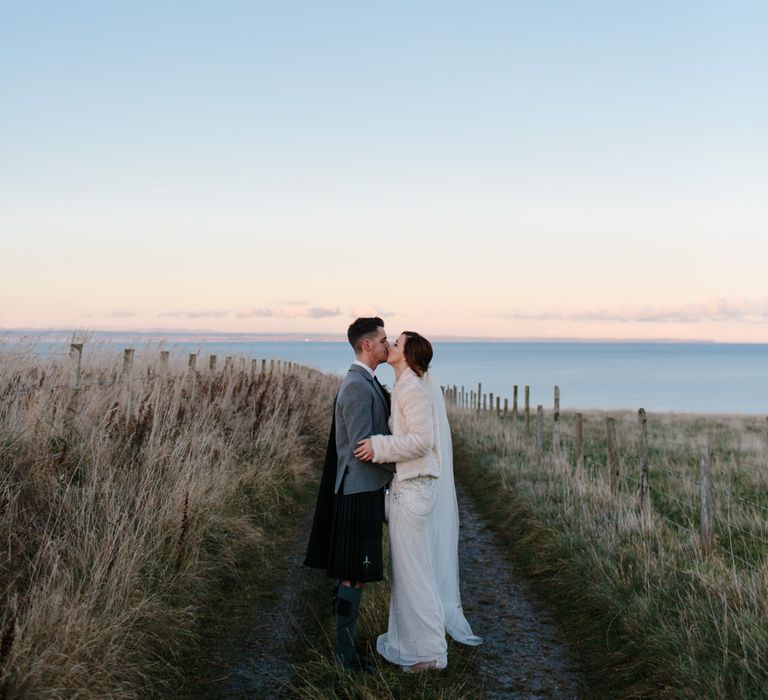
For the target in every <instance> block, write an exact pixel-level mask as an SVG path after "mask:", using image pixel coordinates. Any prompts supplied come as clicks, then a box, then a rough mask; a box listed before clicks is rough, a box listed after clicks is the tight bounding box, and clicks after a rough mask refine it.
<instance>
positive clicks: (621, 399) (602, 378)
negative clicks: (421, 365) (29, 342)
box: [41, 337, 768, 415]
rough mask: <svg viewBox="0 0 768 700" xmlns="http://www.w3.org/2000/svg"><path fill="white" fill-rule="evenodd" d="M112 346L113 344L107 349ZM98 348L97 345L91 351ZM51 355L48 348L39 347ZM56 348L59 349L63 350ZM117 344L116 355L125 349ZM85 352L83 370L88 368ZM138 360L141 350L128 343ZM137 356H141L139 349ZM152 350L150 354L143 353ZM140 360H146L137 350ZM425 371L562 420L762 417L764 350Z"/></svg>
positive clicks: (548, 351) (314, 348)
mask: <svg viewBox="0 0 768 700" xmlns="http://www.w3.org/2000/svg"><path fill="white" fill-rule="evenodd" d="M112 342H114V343H115V344H117V340H114V341H112ZM99 344H101V343H99ZM44 345H45V346H47V347H48V348H49V349H50V350H53V348H54V344H50V345H49V344H41V348H43V349H44ZM64 345H65V344H64V343H62V344H61V347H62V348H63V347H64ZM124 346H125V345H124V344H123V345H122V346H121V347H124ZM87 347H88V346H87V345H86V352H85V355H84V362H87ZM134 347H136V353H137V355H138V354H139V353H141V352H142V346H141V344H140V343H134ZM145 347H146V346H145ZM149 347H151V346H149ZM163 347H164V348H166V349H169V350H171V351H172V353H173V354H174V355H175V354H176V353H180V354H186V353H191V352H196V353H198V354H199V357H200V360H199V364H198V366H199V367H207V366H208V361H207V356H208V355H210V354H216V355H218V356H219V358H220V359H219V363H220V364H219V366H221V364H223V358H224V357H225V356H226V355H245V356H246V357H248V358H259V359H264V358H266V359H272V358H274V359H282V360H288V361H292V362H298V363H301V364H305V365H309V366H311V367H315V368H317V369H319V370H322V371H324V372H331V373H334V374H338V375H343V374H344V373H346V371H347V368H348V367H349V365H350V363H351V361H352V360H353V359H354V357H353V355H352V351H351V348H350V347H349V345H348V344H347V343H346V342H318V341H305V342H302V341H291V342H254V341H251V340H248V341H243V340H228V339H221V337H219V339H217V340H215V341H209V342H201V341H200V340H197V339H195V340H191V339H184V340H178V341H171V340H169V341H166V342H164V343H163ZM145 351H146V352H155V351H156V346H155V349H154V350H150V349H146V350H145ZM434 351H435V352H434V359H433V362H432V371H434V372H435V374H436V376H437V378H438V380H439V382H440V383H441V384H443V385H445V386H453V385H455V386H457V387H458V388H459V391H460V390H461V387H462V386H463V387H464V389H465V391H466V392H469V391H471V390H474V391H477V386H478V383H479V384H482V392H483V393H489V392H492V393H493V394H494V395H495V396H500V397H501V400H502V404H503V401H504V398H507V399H508V400H509V405H510V407H511V405H512V393H513V387H514V385H517V386H518V387H519V390H518V391H519V403H520V406H522V405H523V397H524V387H525V386H526V385H527V386H529V387H530V397H531V398H530V401H531V406H533V407H535V406H537V405H538V404H541V405H543V406H545V407H547V408H549V407H551V406H552V404H553V393H554V387H555V386H558V387H559V389H560V406H561V410H563V411H568V410H576V409H585V410H588V409H604V410H621V409H627V410H637V409H638V408H645V409H646V411H656V412H662V411H664V412H667V411H672V412H686V413H743V414H763V415H768V345H766V344H725V343H723V344H720V343H682V342H679V343H678V342H551V341H550V342H477V341H472V342H455V341H450V342H448V341H446V342H435V343H434ZM377 376H378V377H379V379H380V381H381V382H382V383H383V384H386V385H389V386H390V387H391V386H393V384H394V374H393V371H392V368H391V367H389V366H388V365H382V366H380V367H379V369H378V370H377Z"/></svg>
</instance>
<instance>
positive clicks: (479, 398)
mask: <svg viewBox="0 0 768 700" xmlns="http://www.w3.org/2000/svg"><path fill="white" fill-rule="evenodd" d="M482 396H483V385H482V384H481V383H480V382H478V383H477V410H478V411H479V410H480V402H481V401H482Z"/></svg>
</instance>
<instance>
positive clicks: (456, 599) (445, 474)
mask: <svg viewBox="0 0 768 700" xmlns="http://www.w3.org/2000/svg"><path fill="white" fill-rule="evenodd" d="M424 380H425V382H426V384H427V386H428V387H429V390H430V393H431V395H432V400H433V401H434V402H435V407H436V409H437V423H438V428H439V435H438V445H439V453H440V462H441V464H440V477H439V478H438V483H437V503H436V504H435V510H434V512H433V514H432V518H431V527H430V539H431V541H432V552H433V556H434V559H433V566H434V571H435V579H436V581H437V588H438V594H439V596H440V600H441V601H442V604H443V609H444V610H445V630H446V632H448V634H449V635H450V636H451V637H452V638H453V639H455V640H456V641H457V642H459V643H461V644H467V645H470V646H476V645H478V644H481V643H482V641H483V640H482V638H481V637H478V636H476V635H474V634H472V628H471V627H470V626H469V622H467V619H466V617H464V611H463V609H462V607H461V593H460V591H459V506H458V502H457V501H456V486H455V483H454V479H453V444H452V442H451V428H450V425H449V424H448V413H447V412H446V409H445V399H444V398H443V392H442V389H441V388H440V385H439V384H438V382H437V380H436V379H435V377H434V375H433V373H432V372H431V371H428V372H427V373H426V374H425V375H424Z"/></svg>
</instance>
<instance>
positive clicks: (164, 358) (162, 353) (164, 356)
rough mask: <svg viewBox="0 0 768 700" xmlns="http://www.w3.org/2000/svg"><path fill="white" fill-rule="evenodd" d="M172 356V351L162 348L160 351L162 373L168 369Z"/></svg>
mask: <svg viewBox="0 0 768 700" xmlns="http://www.w3.org/2000/svg"><path fill="white" fill-rule="evenodd" d="M169 356H170V353H169V352H168V350H161V351H160V372H161V373H162V374H165V373H166V372H167V371H168V358H169Z"/></svg>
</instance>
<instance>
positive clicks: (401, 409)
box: [304, 317, 482, 672]
mask: <svg viewBox="0 0 768 700" xmlns="http://www.w3.org/2000/svg"><path fill="white" fill-rule="evenodd" d="M347 338H348V340H349V343H350V345H351V346H352V348H353V349H354V352H355V361H354V362H353V363H352V366H351V367H350V368H349V371H348V372H347V375H346V377H345V378H344V381H343V382H342V385H341V388H340V389H339V392H338V394H337V395H336V400H335V404H334V411H333V423H332V425H331V433H330V435H329V438H328V448H327V450H326V458H325V466H324V469H323V475H322V478H321V481H320V490H319V493H318V497H317V505H316V507H315V516H314V520H313V523H312V530H311V533H310V540H309V545H308V547H307V556H306V559H305V561H304V564H305V565H306V566H310V567H313V568H318V569H325V570H326V572H327V574H328V576H330V577H331V578H334V579H336V580H337V589H336V596H335V600H334V610H335V613H336V658H337V660H338V661H339V662H340V663H341V664H342V666H343V667H344V668H345V669H347V670H349V671H372V670H373V668H372V667H371V665H370V664H369V663H368V662H367V661H366V660H365V658H364V656H363V655H360V654H358V652H357V651H356V649H355V644H354V640H355V624H356V622H357V618H358V615H359V611H360V602H361V598H362V594H363V587H364V585H365V584H366V583H373V582H375V581H381V580H382V579H383V578H384V563H383V557H382V530H383V522H384V521H385V519H386V520H387V522H388V524H389V542H390V554H391V557H390V558H391V565H392V577H391V580H392V596H391V598H390V604H389V624H388V627H387V631H386V632H385V633H384V634H381V635H380V636H379V637H378V639H377V642H376V649H377V651H378V653H379V654H381V656H383V657H384V658H385V659H386V660H387V661H389V662H391V663H393V664H396V665H398V666H400V667H401V668H402V669H403V670H404V671H410V672H418V671H425V670H427V669H442V668H445V667H446V665H447V663H448V654H447V650H448V646H447V643H446V633H448V634H449V635H450V636H451V637H452V638H453V639H454V640H456V641H457V642H460V643H462V644H467V645H472V646H475V645H478V644H480V643H482V639H481V638H480V637H477V636H475V635H474V634H473V633H472V629H471V628H470V626H469V623H468V622H467V620H466V618H465V617H464V612H463V610H462V607H461V596H460V593H459V553H458V537H459V510H458V504H457V501H456V489H455V486H454V481H453V447H452V443H451V431H450V426H449V425H448V416H447V414H446V410H445V402H444V400H443V394H442V390H441V388H440V385H439V383H438V382H437V381H436V380H435V378H434V376H433V374H432V372H431V371H429V363H430V362H431V361H432V354H433V351H432V345H431V343H430V342H429V341H428V340H427V339H426V338H424V337H423V336H421V335H419V334H418V333H414V332H411V331H404V332H403V333H401V334H400V336H399V337H398V339H397V340H396V341H395V342H394V344H392V345H390V344H389V341H388V340H387V334H386V332H385V330H384V322H383V321H382V320H381V319H380V318H379V317H372V318H358V319H357V320H356V321H354V323H352V324H351V325H350V326H349V329H348V331H347ZM382 362H387V363H389V364H390V365H391V366H392V368H393V369H394V371H395V387H394V389H393V391H392V395H391V397H390V395H389V393H388V392H387V391H386V390H385V389H384V387H383V386H382V385H381V384H380V383H379V380H378V379H377V378H376V374H375V370H376V368H377V367H378V366H379V365H380V364H381V363H382ZM387 499H388V501H389V504H388V505H387V504H386V503H385V500H387ZM387 514H388V517H386V516H387Z"/></svg>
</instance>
